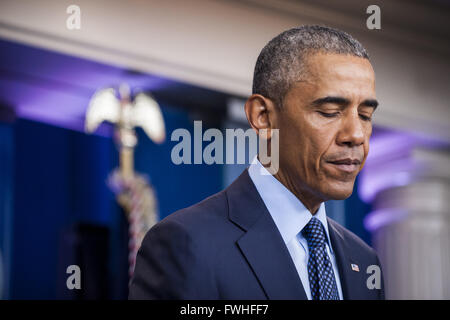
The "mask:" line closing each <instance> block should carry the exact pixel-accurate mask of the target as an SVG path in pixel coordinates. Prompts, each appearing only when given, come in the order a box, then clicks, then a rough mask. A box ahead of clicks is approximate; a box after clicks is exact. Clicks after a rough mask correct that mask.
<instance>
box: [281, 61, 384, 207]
mask: <svg viewBox="0 0 450 320" xmlns="http://www.w3.org/2000/svg"><path fill="white" fill-rule="evenodd" d="M307 63H308V76H307V77H306V78H307V80H306V81H300V82H297V83H296V84H295V85H294V86H293V87H292V88H291V89H290V90H289V92H288V93H287V94H286V96H285V99H284V104H283V106H282V108H281V109H282V110H280V111H277V116H276V118H277V124H276V125H277V126H278V128H279V129H280V132H279V134H280V149H279V150H280V174H282V175H283V176H284V179H285V180H287V181H288V183H289V184H290V185H291V187H292V188H294V189H295V191H296V192H300V193H304V194H306V195H309V196H313V197H314V198H317V199H321V200H322V201H326V200H329V199H345V198H347V197H349V196H350V195H351V193H352V191H353V184H354V182H355V179H356V175H357V174H358V172H359V171H360V169H361V168H362V165H363V163H364V161H365V160H366V157H367V154H368V152H369V138H370V135H371V134H372V123H371V118H372V114H373V112H374V109H375V108H376V105H377V102H376V100H375V74H374V71H373V69H372V66H371V64H370V62H369V61H368V60H367V59H363V58H359V57H354V56H350V55H340V54H322V53H318V54H313V55H311V56H310V57H309V58H308V60H307Z"/></svg>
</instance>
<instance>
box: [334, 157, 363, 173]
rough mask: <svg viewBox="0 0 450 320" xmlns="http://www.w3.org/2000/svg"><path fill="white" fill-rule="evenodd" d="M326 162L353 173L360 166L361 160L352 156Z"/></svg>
mask: <svg viewBox="0 0 450 320" xmlns="http://www.w3.org/2000/svg"><path fill="white" fill-rule="evenodd" d="M327 163H328V164H330V165H332V166H333V167H335V168H336V169H338V170H340V171H343V172H346V173H353V172H355V171H357V170H359V168H360V167H361V161H360V160H359V159H352V158H345V159H339V160H333V161H327Z"/></svg>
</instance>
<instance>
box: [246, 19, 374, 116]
mask: <svg viewBox="0 0 450 320" xmlns="http://www.w3.org/2000/svg"><path fill="white" fill-rule="evenodd" d="M318 52H323V53H337V54H346V55H353V56H357V57H361V58H365V59H369V55H368V53H367V51H366V49H365V48H364V47H363V46H362V44H361V43H359V42H358V40H356V39H355V38H353V37H352V36H351V35H349V34H348V33H346V32H343V31H341V30H337V29H333V28H330V27H325V26H317V25H304V26H300V27H297V28H292V29H290V30H287V31H284V32H283V33H281V34H279V35H278V36H276V37H275V38H273V39H272V40H270V42H269V43H268V44H267V45H266V46H265V47H264V48H263V49H262V50H261V53H260V54H259V56H258V59H257V61H256V66H255V72H254V75H253V89H252V93H253V94H261V95H263V96H264V97H266V98H269V99H271V100H273V101H274V102H275V105H277V106H278V107H280V108H281V106H282V105H283V99H284V96H285V95H286V93H287V92H288V91H289V89H290V88H291V86H292V84H293V83H294V82H296V81H299V80H302V79H304V76H305V74H306V72H307V66H306V63H305V62H306V58H307V55H309V54H312V53H318Z"/></svg>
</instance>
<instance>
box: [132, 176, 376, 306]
mask: <svg viewBox="0 0 450 320" xmlns="http://www.w3.org/2000/svg"><path fill="white" fill-rule="evenodd" d="M328 226H329V233H330V240H331V245H332V246H333V250H334V252H335V255H336V260H337V265H338V269H339V276H340V280H341V285H342V291H343V296H344V299H384V288H383V287H384V286H383V284H382V287H381V289H369V288H368V287H367V284H366V282H367V279H368V277H369V276H370V274H367V273H366V269H367V267H368V266H369V265H380V263H379V260H378V257H377V255H376V253H375V252H374V251H373V250H372V249H371V248H370V247H369V246H367V245H366V244H365V243H364V242H363V241H362V240H361V239H360V238H358V237H357V236H356V235H355V234H353V233H351V232H350V231H348V230H347V229H345V228H344V227H342V226H340V225H339V224H338V223H337V222H335V221H333V220H331V219H329V218H328ZM351 264H355V265H358V267H359V272H357V271H354V270H352V268H351ZM380 267H381V266H380ZM129 290H130V291H129V298H130V299H307V297H306V294H305V291H304V289H303V286H302V283H301V280H300V277H299V275H298V273H297V270H296V268H295V265H294V262H293V261H292V258H291V256H290V254H289V251H288V249H287V247H286V245H285V244H284V242H283V239H282V237H281V234H280V233H279V231H278V229H277V227H276V225H275V223H274V221H273V220H272V217H271V215H270V213H269V212H268V210H267V208H266V207H265V205H264V202H263V200H262V199H261V197H260V195H259V193H258V191H257V190H256V187H255V186H254V184H253V182H252V180H251V178H250V177H249V175H248V171H247V170H245V171H244V172H243V173H242V174H241V175H240V176H239V178H237V179H236V180H235V181H234V182H233V183H232V184H231V185H230V186H229V187H228V188H227V189H225V190H223V191H221V192H219V193H217V194H215V195H213V196H211V197H209V198H207V199H205V200H203V201H202V202H200V203H198V204H196V205H193V206H191V207H189V208H185V209H182V210H179V211H177V212H175V213H173V214H171V215H169V216H168V217H166V218H165V219H163V220H162V221H161V222H159V223H158V224H156V225H155V226H154V227H153V228H151V229H150V230H149V232H148V233H147V235H146V236H145V238H144V240H143V243H142V246H141V248H140V250H139V252H138V255H137V260H136V267H135V272H134V277H133V279H132V282H131V284H130V288H129Z"/></svg>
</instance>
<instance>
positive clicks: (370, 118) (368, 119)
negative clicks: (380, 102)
mask: <svg viewBox="0 0 450 320" xmlns="http://www.w3.org/2000/svg"><path fill="white" fill-rule="evenodd" d="M359 116H360V117H361V119H363V120H364V121H372V117H368V116H365V115H363V114H360V115H359Z"/></svg>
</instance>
